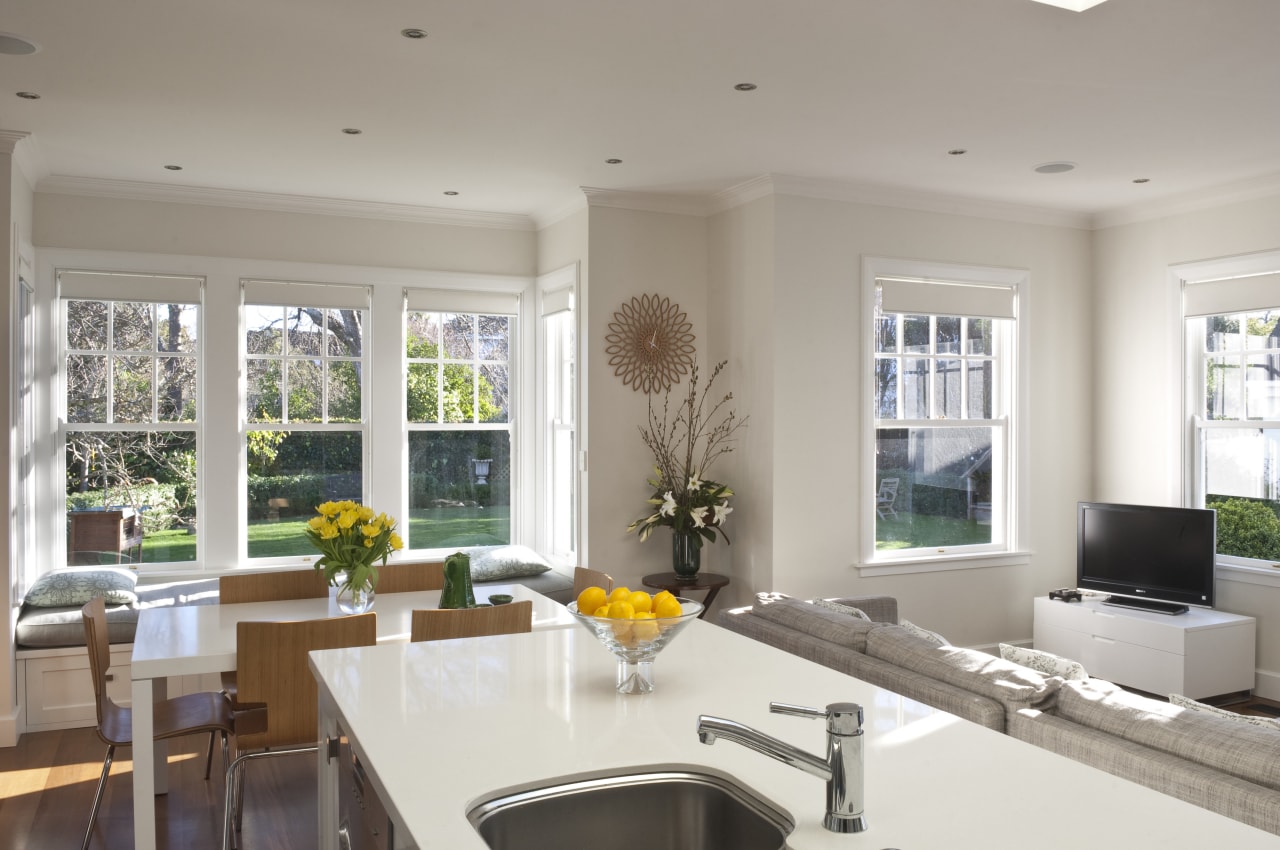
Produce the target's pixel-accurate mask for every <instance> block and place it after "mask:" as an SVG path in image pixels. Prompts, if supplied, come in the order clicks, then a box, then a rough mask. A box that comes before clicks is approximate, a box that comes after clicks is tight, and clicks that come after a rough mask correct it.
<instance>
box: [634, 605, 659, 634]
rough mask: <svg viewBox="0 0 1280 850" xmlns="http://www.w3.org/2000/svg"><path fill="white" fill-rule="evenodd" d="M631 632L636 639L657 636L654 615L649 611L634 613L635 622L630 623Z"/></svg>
mask: <svg viewBox="0 0 1280 850" xmlns="http://www.w3.org/2000/svg"><path fill="white" fill-rule="evenodd" d="M632 629H633V634H634V635H635V637H636V640H646V641H647V640H653V639H654V638H656V637H657V636H658V631H659V630H658V624H657V623H656V622H654V615H653V614H652V613H651V612H644V613H639V614H636V619H635V622H634V623H632Z"/></svg>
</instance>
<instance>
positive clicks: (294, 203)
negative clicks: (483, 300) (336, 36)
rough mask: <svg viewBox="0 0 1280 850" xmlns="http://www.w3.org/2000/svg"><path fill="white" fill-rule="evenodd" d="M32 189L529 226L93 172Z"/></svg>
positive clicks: (471, 215) (522, 220)
mask: <svg viewBox="0 0 1280 850" xmlns="http://www.w3.org/2000/svg"><path fill="white" fill-rule="evenodd" d="M36 191H37V192H42V193H47V194H54V195H80V196H87V197H94V198H123V199H126V200H133V201H158V202H161V203H175V204H197V205H201V206H212V207H232V208H236V209H250V210H268V211H272V212H292V213H307V214H311V215H337V216H346V217H348V218H372V219H380V220H383V221H408V222H414V223H417V224H443V225H455V226H458V227H490V228H494V229H497V230H533V229H534V223H533V220H532V219H531V218H530V217H529V216H527V215H520V214H512V213H491V212H474V211H470V210H447V209H441V208H438V207H418V206H413V205H411V204H383V203H373V202H370V201H349V200H341V199H337V198H313V197H307V196H304V195H277V194H272V193H268V192H243V191H238V190H234V189H211V188H201V187H196V186H165V185H161V184H158V183H146V182H142V181H133V180H108V179H101V178H95V177H64V176H61V175H55V176H52V177H46V178H44V179H42V180H40V181H39V183H38V185H37V186H36Z"/></svg>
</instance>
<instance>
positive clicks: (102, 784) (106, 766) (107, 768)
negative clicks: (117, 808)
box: [81, 744, 116, 850]
mask: <svg viewBox="0 0 1280 850" xmlns="http://www.w3.org/2000/svg"><path fill="white" fill-rule="evenodd" d="M115 754H116V745H115V744H108V745H107V756H106V758H104V759H103V760H102V776H101V777H100V778H99V779H98V791H97V793H95V794H94V795H93V809H92V811H90V812H89V828H88V829H86V830H85V831H84V844H82V845H81V850H89V841H90V840H91V839H92V838H93V826H94V824H96V823H97V822H98V807H99V806H101V805H102V792H103V791H105V790H106V788H107V777H108V776H109V775H110V774H111V760H112V758H113V757H114V756H115Z"/></svg>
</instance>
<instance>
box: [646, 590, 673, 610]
mask: <svg viewBox="0 0 1280 850" xmlns="http://www.w3.org/2000/svg"><path fill="white" fill-rule="evenodd" d="M674 598H675V595H674V594H673V593H672V592H671V591H669V590H659V591H658V592H657V593H655V594H653V607H652V608H650V609H649V610H650V611H657V610H658V600H659V599H674Z"/></svg>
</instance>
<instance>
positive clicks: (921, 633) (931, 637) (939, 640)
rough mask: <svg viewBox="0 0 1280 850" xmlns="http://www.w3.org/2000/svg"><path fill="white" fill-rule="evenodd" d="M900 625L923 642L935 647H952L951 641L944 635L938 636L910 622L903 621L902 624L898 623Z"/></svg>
mask: <svg viewBox="0 0 1280 850" xmlns="http://www.w3.org/2000/svg"><path fill="white" fill-rule="evenodd" d="M898 625H900V626H902V628H904V629H906V630H907V631H909V632H911V634H913V635H915V636H916V637H918V638H920V639H921V640H927V641H928V642H929V643H931V644H933V645H934V646H950V645H951V641H949V640H947V639H946V638H944V637H943V636H942V635H940V634H938V633H937V632H931V631H929V630H928V629H926V628H924V627H922V626H917V625H916V624H915V623H913V622H911V621H910V620H902V621H901V622H899V623H898Z"/></svg>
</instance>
